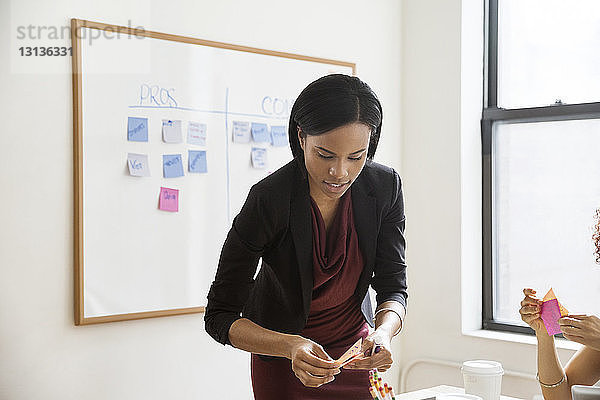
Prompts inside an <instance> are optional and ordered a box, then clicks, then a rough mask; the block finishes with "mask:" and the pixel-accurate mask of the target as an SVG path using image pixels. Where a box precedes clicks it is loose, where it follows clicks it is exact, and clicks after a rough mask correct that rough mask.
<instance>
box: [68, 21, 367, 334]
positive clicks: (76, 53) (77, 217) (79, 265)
mask: <svg viewBox="0 0 600 400" xmlns="http://www.w3.org/2000/svg"><path fill="white" fill-rule="evenodd" d="M81 28H90V29H98V30H102V31H107V32H111V33H116V32H118V33H121V34H126V35H133V36H143V37H149V38H155V39H162V40H167V41H173V42H181V43H188V44H194V45H199V46H209V47H216V48H221V49H228V50H235V51H241V52H249V53H255V54H262V55H268V56H275V57H283V58H290V59H296V60H303V61H311V62H316V63H323V64H330V65H336V66H343V67H349V68H351V69H352V74H353V75H355V74H356V64H354V63H349V62H344V61H338V60H331V59H325V58H317V57H309V56H303V55H299V54H293V53H285V52H279V51H271V50H265V49H259V48H255V47H247V46H240V45H235V44H229V43H223V42H215V41H210V40H203V39H196V38H191V37H186V36H178V35H171V34H167V33H161V32H153V31H146V30H141V29H134V28H131V27H124V26H118V25H110V24H105V23H100V22H92V21H86V20H81V19H71V42H72V50H73V53H72V54H73V56H72V78H73V205H74V213H73V217H74V218H73V229H74V235H73V236H74V247H73V249H74V252H73V262H74V300H75V301H74V314H75V325H88V324H97V323H104V322H114V321H125V320H134V319H142V318H154V317H163V316H167V315H180V314H191V313H201V312H204V307H189V308H178V309H168V310H155V311H146V312H136V313H128V314H116V315H109V316H100V317H85V314H84V280H83V278H84V276H83V274H84V257H83V251H84V235H85V229H84V226H83V217H84V211H85V210H84V203H83V200H84V199H83V157H84V154H83V134H84V132H83V113H82V110H83V98H82V73H83V71H82V59H81V41H82V40H83V38H82V35H79V30H80V29H81Z"/></svg>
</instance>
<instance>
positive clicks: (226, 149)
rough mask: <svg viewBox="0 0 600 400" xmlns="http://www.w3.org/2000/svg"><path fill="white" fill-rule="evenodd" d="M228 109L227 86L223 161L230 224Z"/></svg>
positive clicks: (228, 222) (226, 91)
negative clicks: (225, 166)
mask: <svg viewBox="0 0 600 400" xmlns="http://www.w3.org/2000/svg"><path fill="white" fill-rule="evenodd" d="M228 110H229V88H225V158H226V160H225V162H226V164H227V224H228V225H231V210H230V207H231V206H230V204H231V201H230V197H229V126H228V124H227V116H228Z"/></svg>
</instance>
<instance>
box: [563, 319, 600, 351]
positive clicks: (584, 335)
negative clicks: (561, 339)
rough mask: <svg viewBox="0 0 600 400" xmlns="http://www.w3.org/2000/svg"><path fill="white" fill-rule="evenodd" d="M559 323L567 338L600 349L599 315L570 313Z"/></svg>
mask: <svg viewBox="0 0 600 400" xmlns="http://www.w3.org/2000/svg"><path fill="white" fill-rule="evenodd" d="M558 323H559V324H560V330H561V332H562V333H563V335H564V336H565V338H567V339H569V340H571V341H573V342H577V343H581V344H583V345H585V346H587V347H590V348H592V349H594V350H597V351H600V319H599V318H598V317H597V316H595V315H582V314H577V315H576V314H573V315H571V314H569V315H567V316H566V317H562V318H560V319H559V320H558Z"/></svg>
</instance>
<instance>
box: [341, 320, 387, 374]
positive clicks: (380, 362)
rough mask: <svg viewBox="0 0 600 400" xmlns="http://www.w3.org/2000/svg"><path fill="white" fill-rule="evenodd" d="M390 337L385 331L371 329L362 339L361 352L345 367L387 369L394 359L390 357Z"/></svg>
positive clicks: (381, 370)
mask: <svg viewBox="0 0 600 400" xmlns="http://www.w3.org/2000/svg"><path fill="white" fill-rule="evenodd" d="M390 342H391V338H390V335H389V334H388V333H387V332H379V331H377V330H375V331H373V333H371V334H370V335H369V336H367V337H366V338H365V340H363V344H362V354H363V356H361V357H358V358H357V359H356V360H354V361H352V362H350V363H348V364H347V365H345V366H344V367H343V368H346V369H373V368H377V370H378V371H380V372H385V371H387V370H388V369H389V368H390V367H391V366H392V363H393V362H394V360H393V359H392V347H391V343H390Z"/></svg>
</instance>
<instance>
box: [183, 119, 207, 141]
mask: <svg viewBox="0 0 600 400" xmlns="http://www.w3.org/2000/svg"><path fill="white" fill-rule="evenodd" d="M187 141H188V143H189V144H195V145H197V146H206V124H201V123H200V122H193V121H190V122H188V137H187Z"/></svg>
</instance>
